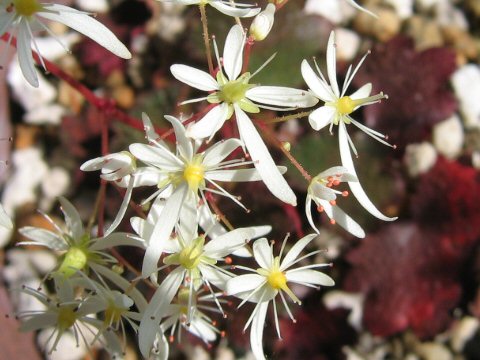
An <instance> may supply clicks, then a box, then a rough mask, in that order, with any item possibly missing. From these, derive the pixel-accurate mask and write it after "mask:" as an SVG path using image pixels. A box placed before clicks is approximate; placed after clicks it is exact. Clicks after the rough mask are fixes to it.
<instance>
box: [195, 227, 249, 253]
mask: <svg viewBox="0 0 480 360" xmlns="http://www.w3.org/2000/svg"><path fill="white" fill-rule="evenodd" d="M254 235H255V231H253V229H251V228H238V229H235V230H232V231H230V232H228V233H226V234H224V235H220V236H218V237H216V238H214V239H212V240H210V241H209V242H208V243H207V245H205V246H204V248H203V250H204V252H205V253H206V254H207V255H208V256H210V257H212V258H223V257H225V256H227V255H230V254H231V253H232V252H233V251H235V250H237V249H239V248H240V247H242V246H244V245H245V244H246V243H247V242H248V241H250V240H251V239H252V238H253V237H254Z"/></svg>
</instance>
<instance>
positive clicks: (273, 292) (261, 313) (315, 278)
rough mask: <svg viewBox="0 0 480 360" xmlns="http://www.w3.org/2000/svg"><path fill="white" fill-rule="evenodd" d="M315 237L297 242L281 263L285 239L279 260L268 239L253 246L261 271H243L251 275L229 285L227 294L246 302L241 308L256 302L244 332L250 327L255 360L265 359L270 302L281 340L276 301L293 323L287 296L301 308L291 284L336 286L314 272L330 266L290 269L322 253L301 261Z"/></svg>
mask: <svg viewBox="0 0 480 360" xmlns="http://www.w3.org/2000/svg"><path fill="white" fill-rule="evenodd" d="M316 236H317V235H316V234H311V235H307V236H305V237H303V238H302V239H300V240H298V241H297V242H296V243H295V245H293V246H292V248H291V249H290V251H289V252H288V253H287V254H286V255H285V257H284V258H283V260H282V254H283V250H284V247H285V243H286V239H285V241H284V242H283V245H282V249H281V250H280V255H279V256H275V257H274V256H273V249H272V247H273V244H272V245H269V243H268V241H267V239H265V238H262V239H259V240H257V241H255V243H254V244H253V255H254V257H255V260H256V261H257V263H258V265H259V266H260V268H258V269H256V270H254V269H248V268H244V267H241V268H242V269H245V270H248V271H251V272H252V273H251V274H246V275H240V276H237V277H234V278H232V279H230V280H228V282H227V288H226V290H227V294H228V295H235V296H238V297H240V298H242V299H243V301H242V303H241V304H240V305H239V307H240V306H242V305H243V304H244V303H245V302H246V301H252V302H256V303H257V305H256V306H255V309H254V311H253V312H252V315H251V316H250V318H249V319H248V321H247V323H246V324H245V329H246V328H247V327H248V326H249V325H250V324H251V325H252V326H251V330H250V345H251V347H252V351H253V354H254V355H255V357H256V359H258V360H260V359H265V355H264V353H263V344H262V337H263V328H264V325H265V318H266V315H267V309H268V305H269V304H270V301H272V302H273V311H274V314H275V327H276V330H277V334H278V337H279V338H281V336H280V327H279V324H278V312H277V305H276V302H275V298H276V297H277V296H278V295H279V296H280V298H281V299H282V303H283V305H284V307H285V309H286V311H287V313H288V315H289V316H290V318H291V319H292V320H293V315H292V313H291V311H290V308H289V307H288V305H287V300H286V298H285V295H284V294H286V295H288V297H289V298H290V299H291V300H292V301H293V302H295V303H297V304H301V301H300V300H299V299H298V297H297V296H296V295H295V294H294V293H293V291H292V290H291V289H290V287H289V286H288V283H296V284H300V285H304V286H309V287H318V286H320V285H321V286H333V285H334V284H335V282H334V281H333V279H332V278H330V277H329V276H328V275H325V274H324V273H322V272H320V271H317V270H313V269H315V268H320V267H325V266H330V264H314V265H305V266H301V267H297V268H293V269H291V267H292V266H293V265H295V264H296V263H298V262H299V261H302V260H303V259H305V258H307V257H310V256H312V255H315V254H317V253H318V252H319V251H320V250H319V251H314V252H312V253H310V254H307V255H305V256H302V257H300V258H299V257H298V256H299V255H300V253H301V252H302V251H303V249H304V248H305V247H306V246H307V245H308V244H309V243H310V242H311V241H312V240H313V239H314V238H315V237H316Z"/></svg>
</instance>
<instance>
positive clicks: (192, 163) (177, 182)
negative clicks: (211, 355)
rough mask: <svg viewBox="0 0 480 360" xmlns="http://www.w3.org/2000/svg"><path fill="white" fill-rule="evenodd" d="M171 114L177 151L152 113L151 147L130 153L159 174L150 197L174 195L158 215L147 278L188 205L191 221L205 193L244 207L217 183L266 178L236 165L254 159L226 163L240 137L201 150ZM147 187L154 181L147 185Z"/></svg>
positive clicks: (140, 146)
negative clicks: (156, 128)
mask: <svg viewBox="0 0 480 360" xmlns="http://www.w3.org/2000/svg"><path fill="white" fill-rule="evenodd" d="M165 118H166V119H167V120H168V121H169V122H170V123H171V124H172V126H173V127H174V130H175V137H176V144H177V147H176V153H172V152H171V151H170V149H168V147H167V145H166V144H165V143H164V142H163V141H161V140H160V139H159V136H158V135H157V134H156V133H155V132H153V130H152V129H153V127H152V126H151V123H150V120H148V118H147V117H146V116H145V117H144V121H145V128H146V132H147V138H148V140H149V142H150V144H151V145H146V144H132V145H130V152H131V153H132V154H133V155H134V156H135V157H136V158H137V159H139V160H141V161H142V162H144V163H145V164H147V165H148V167H147V168H146V169H145V173H149V174H151V175H153V177H156V178H158V181H157V182H156V183H155V185H157V187H158V188H159V190H157V191H156V192H155V193H153V194H152V195H151V196H150V197H149V198H148V199H147V200H146V201H149V200H150V199H152V198H154V197H156V198H157V199H159V198H160V197H165V196H168V199H167V201H166V203H165V204H164V206H163V205H162V209H161V216H159V217H158V219H157V222H156V224H155V227H154V229H153V230H152V233H151V235H150V236H149V237H148V239H151V240H150V241H149V243H148V247H147V251H146V253H145V259H144V262H143V268H142V274H143V276H149V275H150V274H152V273H153V272H154V271H155V269H156V267H157V262H158V259H159V258H160V255H161V253H162V251H163V249H164V246H165V243H166V241H167V240H168V237H169V236H170V233H171V232H172V230H173V228H174V226H175V224H176V223H177V221H178V219H179V216H180V213H181V212H183V214H184V215H185V216H188V213H189V211H188V210H187V209H193V212H194V214H193V215H192V216H191V219H188V221H193V222H195V221H196V219H197V214H196V213H197V210H196V207H197V204H198V201H199V199H200V198H201V199H202V200H203V201H204V203H207V200H206V198H205V195H204V192H206V191H207V192H211V193H214V194H217V195H222V196H226V197H228V198H230V199H231V200H233V201H234V202H235V203H237V204H238V205H240V206H241V207H243V208H244V206H243V205H242V204H241V203H240V201H239V200H238V199H237V198H236V197H234V196H233V195H231V194H229V193H228V192H227V191H226V190H225V189H223V188H222V187H221V186H220V185H219V184H218V183H217V182H218V181H234V182H244V181H258V180H260V178H259V175H258V172H257V170H256V169H255V168H247V169H234V167H239V166H243V165H249V164H250V162H245V161H244V160H243V159H236V160H227V161H225V159H226V158H227V157H228V156H230V154H231V153H232V152H233V151H234V150H235V149H237V148H238V147H239V146H241V145H242V142H241V141H240V140H238V139H228V140H225V141H222V142H218V143H216V144H214V145H213V146H211V147H210V148H208V149H207V150H205V151H204V152H197V151H198V147H199V145H200V144H199V143H194V142H193V141H192V140H191V139H190V138H188V137H187V134H186V131H185V128H184V126H183V124H182V123H181V122H180V121H179V120H178V119H176V118H174V117H172V116H166V117H165ZM277 171H279V170H277ZM133 177H136V174H133ZM147 181H150V179H147ZM140 185H142V180H139V181H138V186H140ZM145 185H152V184H151V183H146V184H145ZM207 186H211V187H207ZM182 209H183V210H182Z"/></svg>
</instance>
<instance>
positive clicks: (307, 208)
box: [305, 195, 320, 234]
mask: <svg viewBox="0 0 480 360" xmlns="http://www.w3.org/2000/svg"><path fill="white" fill-rule="evenodd" d="M305 215H306V216H307V220H308V223H309V224H310V226H311V227H312V228H313V230H315V232H316V233H317V234H320V230H318V228H317V227H316V226H315V223H314V222H313V218H312V198H311V197H310V195H307V199H306V200H305Z"/></svg>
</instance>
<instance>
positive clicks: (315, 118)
mask: <svg viewBox="0 0 480 360" xmlns="http://www.w3.org/2000/svg"><path fill="white" fill-rule="evenodd" d="M335 111H336V110H335V108H334V107H333V106H328V105H324V106H320V107H319V108H318V109H316V110H315V111H313V112H312V113H311V114H310V115H309V116H308V122H309V123H310V126H311V127H312V128H313V130H316V131H319V130H321V129H323V128H324V127H325V126H327V125H329V124H330V123H331V122H332V121H333V117H334V116H335Z"/></svg>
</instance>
